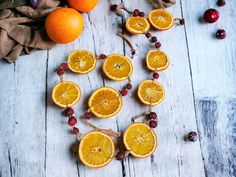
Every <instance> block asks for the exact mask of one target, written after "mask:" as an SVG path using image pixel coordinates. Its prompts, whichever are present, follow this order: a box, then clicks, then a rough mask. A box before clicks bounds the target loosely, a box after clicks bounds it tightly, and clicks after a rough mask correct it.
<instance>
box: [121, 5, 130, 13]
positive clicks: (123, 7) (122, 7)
mask: <svg viewBox="0 0 236 177" xmlns="http://www.w3.org/2000/svg"><path fill="white" fill-rule="evenodd" d="M120 8H121V9H123V10H124V11H126V12H128V13H129V14H133V12H132V11H130V10H128V9H127V8H126V7H125V6H124V5H123V4H121V5H120Z"/></svg>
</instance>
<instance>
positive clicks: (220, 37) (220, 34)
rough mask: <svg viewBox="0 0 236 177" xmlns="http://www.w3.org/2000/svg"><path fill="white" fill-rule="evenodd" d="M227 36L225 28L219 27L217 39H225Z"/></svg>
mask: <svg viewBox="0 0 236 177" xmlns="http://www.w3.org/2000/svg"><path fill="white" fill-rule="evenodd" d="M225 37H226V32H225V30H223V29H219V30H217V32H216V38H217V39H224V38H225Z"/></svg>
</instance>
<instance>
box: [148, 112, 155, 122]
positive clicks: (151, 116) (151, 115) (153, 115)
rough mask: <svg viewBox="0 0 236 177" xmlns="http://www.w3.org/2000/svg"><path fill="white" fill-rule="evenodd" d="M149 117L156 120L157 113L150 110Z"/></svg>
mask: <svg viewBox="0 0 236 177" xmlns="http://www.w3.org/2000/svg"><path fill="white" fill-rule="evenodd" d="M149 118H150V119H154V120H156V119H157V114H156V113H155V112H150V113H149Z"/></svg>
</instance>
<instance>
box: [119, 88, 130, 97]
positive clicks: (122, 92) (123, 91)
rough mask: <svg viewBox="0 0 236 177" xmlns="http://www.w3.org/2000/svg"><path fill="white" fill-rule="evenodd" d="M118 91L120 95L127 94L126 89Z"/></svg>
mask: <svg viewBox="0 0 236 177" xmlns="http://www.w3.org/2000/svg"><path fill="white" fill-rule="evenodd" d="M120 93H121V95H122V96H126V95H128V90H127V89H124V90H121V92H120Z"/></svg>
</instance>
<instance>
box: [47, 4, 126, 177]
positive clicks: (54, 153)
mask: <svg viewBox="0 0 236 177" xmlns="http://www.w3.org/2000/svg"><path fill="white" fill-rule="evenodd" d="M83 17H84V21H85V29H84V31H83V34H82V35H81V37H80V38H79V39H78V40H77V41H75V42H73V43H71V44H69V45H66V46H57V47H56V48H54V49H53V50H51V51H50V55H49V72H48V75H49V77H48V95H49V96H48V98H49V99H48V104H49V108H48V114H47V115H48V134H47V142H48V143H47V144H48V146H47V176H48V177H54V176H67V177H72V176H90V177H93V176H112V175H114V174H116V176H122V167H121V164H120V162H118V161H115V160H114V161H112V162H111V164H109V165H108V166H106V167H104V168H102V169H89V168H87V167H85V166H84V165H83V164H81V162H80V161H79V160H78V156H77V146H78V143H75V142H76V139H75V137H74V136H73V135H71V134H70V132H69V127H68V125H67V124H66V119H65V118H64V117H63V116H62V115H61V114H60V109H57V108H56V106H55V105H53V104H52V102H51V98H50V94H51V93H50V91H51V89H52V88H53V86H54V85H55V83H56V82H57V81H58V77H57V76H56V74H55V72H54V71H55V69H56V68H57V67H58V66H59V64H60V63H61V62H63V61H64V62H65V61H66V58H67V56H68V54H69V53H70V52H71V51H73V50H76V49H87V50H90V51H92V52H94V53H95V54H97V55H99V54H101V53H105V54H111V53H113V52H118V53H120V52H122V51H123V44H122V40H121V39H119V38H116V35H115V33H114V31H115V29H116V24H115V23H114V21H116V20H114V18H116V19H118V18H117V17H114V16H111V15H110V12H109V2H108V1H100V2H99V4H98V6H97V7H96V9H94V10H93V11H92V12H91V13H89V14H83ZM112 23H114V24H112ZM101 64H102V61H99V62H98V65H97V67H96V69H95V70H94V71H93V72H91V73H89V74H86V75H77V74H72V73H71V74H66V76H65V80H72V81H74V82H76V83H78V84H79V85H80V87H81V90H82V98H81V100H80V102H79V103H78V104H77V105H76V106H75V110H76V114H75V115H76V116H77V117H80V116H81V115H83V113H84V112H85V110H86V108H87V101H88V97H89V95H91V93H92V92H93V91H94V90H95V89H97V88H100V87H102V86H104V85H107V81H105V80H104V79H103V76H102V72H101ZM92 122H93V123H94V124H96V125H97V126H100V127H102V128H112V129H114V130H117V124H116V119H115V118H112V119H107V120H98V119H93V120H92ZM79 128H80V130H81V132H82V133H86V132H87V131H89V130H91V129H90V128H89V127H87V126H86V125H85V124H83V123H82V122H81V120H79ZM62 137H63V138H62ZM73 144H76V146H74V147H75V151H76V152H75V153H71V152H70V146H72V145H73Z"/></svg>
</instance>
